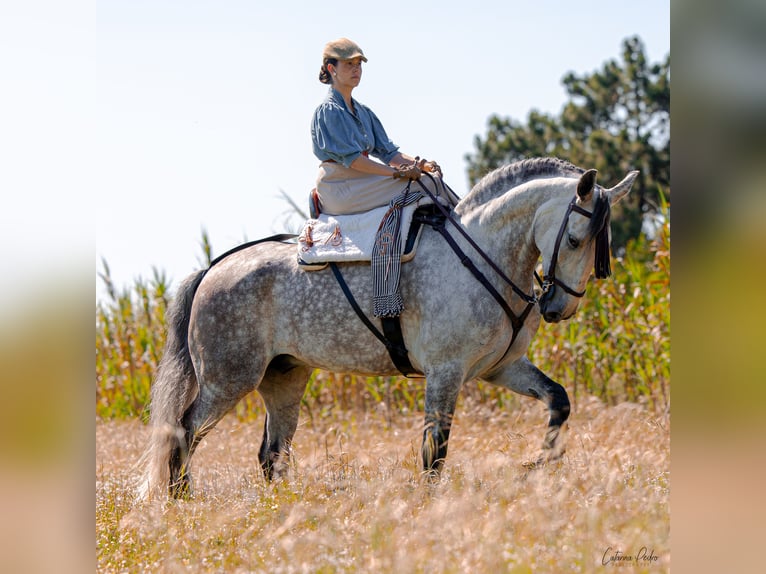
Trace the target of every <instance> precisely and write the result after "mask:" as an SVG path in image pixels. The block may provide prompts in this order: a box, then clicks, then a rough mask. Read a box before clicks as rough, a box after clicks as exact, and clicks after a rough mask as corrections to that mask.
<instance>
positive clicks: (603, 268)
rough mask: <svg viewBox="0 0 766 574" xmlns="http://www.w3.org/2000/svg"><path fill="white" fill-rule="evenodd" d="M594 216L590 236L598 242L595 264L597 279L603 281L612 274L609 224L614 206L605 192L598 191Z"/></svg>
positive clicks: (594, 204) (592, 216)
mask: <svg viewBox="0 0 766 574" xmlns="http://www.w3.org/2000/svg"><path fill="white" fill-rule="evenodd" d="M592 213H593V214H592V215H591V218H590V224H589V225H588V236H589V237H591V238H595V240H596V259H595V261H594V263H593V266H594V271H595V274H596V278H598V279H603V278H605V277H609V275H611V274H612V267H611V262H610V260H611V258H612V254H611V249H610V247H609V224H610V220H611V214H612V204H611V203H610V201H609V196H608V195H607V194H606V193H604V191H603V190H600V189H597V190H596V191H595V197H594V199H593V212H592Z"/></svg>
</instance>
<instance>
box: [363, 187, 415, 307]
mask: <svg viewBox="0 0 766 574" xmlns="http://www.w3.org/2000/svg"><path fill="white" fill-rule="evenodd" d="M422 197H425V195H424V194H423V192H422V191H413V190H411V189H410V183H409V182H408V183H407V187H406V188H405V190H404V191H403V192H402V193H401V194H399V195H397V196H396V197H395V198H394V199H392V200H391V203H389V204H388V211H387V212H386V214H385V215H384V216H383V221H381V223H380V227H379V228H378V233H377V235H376V237H375V247H374V248H373V250H372V288H373V314H374V315H375V316H376V317H398V316H399V315H400V314H401V312H402V311H403V310H404V302H403V301H402V296H401V294H400V293H399V277H400V275H401V266H402V262H401V256H402V239H401V233H400V231H401V229H400V228H401V224H402V208H403V207H405V206H407V205H410V204H411V203H415V202H416V201H417V200H419V199H421V198H422Z"/></svg>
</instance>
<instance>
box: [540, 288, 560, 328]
mask: <svg viewBox="0 0 766 574" xmlns="http://www.w3.org/2000/svg"><path fill="white" fill-rule="evenodd" d="M555 292H556V287H555V286H554V287H551V288H550V289H548V291H546V292H545V293H543V295H542V297H540V314H541V315H542V316H543V319H544V320H545V322H546V323H558V322H559V321H561V320H562V318H563V308H562V307H561V304H560V303H556V302H555V301H554V299H553V295H554V293H555Z"/></svg>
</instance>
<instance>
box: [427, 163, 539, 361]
mask: <svg viewBox="0 0 766 574" xmlns="http://www.w3.org/2000/svg"><path fill="white" fill-rule="evenodd" d="M423 175H426V176H428V177H429V178H430V179H431V181H432V182H433V183H434V188H435V187H436V181H435V179H434V178H433V176H431V175H430V174H428V173H427V172H424V173H423ZM416 181H417V183H418V185H420V187H421V189H422V190H423V191H424V192H425V193H426V195H428V196H429V197H430V198H431V200H432V201H433V202H434V204H436V206H437V207H438V209H439V211H440V212H441V214H442V215H443V216H444V219H443V220H442V221H441V223H438V224H435V225H434V224H432V225H431V227H433V228H434V229H435V230H436V231H438V232H439V234H440V235H441V236H442V237H444V240H445V241H446V242H447V245H449V246H450V248H451V249H452V251H454V252H455V255H457V256H458V258H459V259H460V263H462V264H463V265H464V266H465V267H466V269H468V271H470V273H471V274H472V275H473V276H474V277H475V278H476V279H477V280H478V281H479V283H481V285H482V286H483V287H484V288H485V289H486V290H487V291H488V292H489V294H490V295H492V297H493V298H494V299H495V301H497V303H498V304H499V305H500V308H501V309H502V310H503V311H504V312H505V314H506V315H507V316H508V319H509V320H510V321H511V328H512V329H513V334H512V335H511V342H510V343H509V344H508V348H507V349H506V350H505V353H503V358H504V357H505V356H506V355H507V354H508V351H510V350H511V347H512V346H513V343H514V342H515V341H516V337H517V336H518V334H519V332H520V331H521V328H522V327H523V326H524V321H526V319H527V316H528V315H529V313H530V311H531V310H532V307H534V306H535V304H536V303H537V302H538V299H537V297H536V296H535V295H534V294H533V295H527V294H526V293H525V292H524V291H523V290H522V289H521V288H520V287H519V286H518V285H516V284H515V283H514V282H513V281H512V280H511V279H510V278H509V277H508V276H507V275H506V274H505V273H504V272H503V270H502V269H500V267H498V266H497V264H496V263H495V262H494V261H492V260H491V259H490V257H489V255H487V254H486V253H485V252H484V250H483V249H481V247H479V245H478V244H477V243H476V242H475V241H474V240H473V238H472V237H471V236H470V235H468V232H467V231H466V230H465V229H463V227H462V226H461V225H459V224H458V223H457V222H456V221H455V219H454V218H453V217H452V212H451V211H450V210H448V209H447V208H446V207H444V206H443V205H442V204H441V203H440V202H439V201H438V200H437V199H436V197H435V196H434V194H433V193H431V191H430V190H429V189H428V187H426V186H425V185H423V183H421V182H420V181H419V180H416ZM442 184H443V185H445V186H447V184H445V183H444V182H443V181H442ZM447 187H448V189H449V186H447ZM450 192H452V190H451V189H450ZM452 193H453V195H454V192H452ZM447 221H449V222H450V223H452V226H453V227H454V228H455V229H456V230H457V231H458V232H459V233H460V234H461V235H462V236H463V238H465V240H466V241H468V244H469V245H470V246H471V247H472V248H473V249H474V250H475V251H476V253H478V254H479V256H480V257H481V258H482V259H484V261H486V262H487V264H488V265H489V266H490V267H491V268H492V270H493V271H494V272H495V273H497V275H498V276H499V277H500V278H501V279H502V280H503V281H505V282H506V283H507V284H508V285H509V286H510V287H511V289H513V292H514V293H516V294H517V295H518V296H519V297H521V299H523V300H524V301H525V302H526V303H527V306H526V307H525V308H524V310H523V311H522V312H521V314H519V315H517V314H516V313H514V312H513V309H511V306H510V305H509V304H508V302H507V301H506V300H505V298H504V297H503V296H502V295H501V294H500V293H499V292H498V291H497V289H495V287H494V286H493V285H492V284H491V283H490V282H489V280H488V279H487V277H486V276H485V275H484V273H482V272H481V271H480V270H479V269H478V268H477V267H476V265H475V264H474V263H473V261H471V259H470V257H468V255H466V254H465V252H464V251H463V250H462V249H461V248H460V246H459V245H458V244H457V242H456V241H455V239H454V238H453V237H452V236H451V235H450V234H449V232H448V231H447V227H446V222H447ZM500 360H501V361H502V358H501V359H500ZM498 362H499V361H498Z"/></svg>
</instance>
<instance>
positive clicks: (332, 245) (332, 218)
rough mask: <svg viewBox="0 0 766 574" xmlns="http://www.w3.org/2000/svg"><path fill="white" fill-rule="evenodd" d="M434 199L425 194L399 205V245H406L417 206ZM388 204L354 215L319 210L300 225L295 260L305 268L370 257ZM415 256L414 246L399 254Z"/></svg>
mask: <svg viewBox="0 0 766 574" xmlns="http://www.w3.org/2000/svg"><path fill="white" fill-rule="evenodd" d="M431 203H433V201H432V200H431V199H430V198H428V197H424V198H422V199H420V200H418V201H416V202H415V203H413V204H411V205H407V206H405V207H403V208H402V220H401V228H400V233H401V245H405V244H406V241H407V236H408V234H409V231H410V224H411V223H412V215H413V214H414V213H415V210H416V209H417V208H418V207H421V206H423V205H428V204H431ZM388 209H389V207H388V206H387V205H384V206H383V207H378V208H375V209H373V210H371V211H366V212H363V213H355V214H353V215H327V214H324V213H323V214H321V215H320V216H319V217H318V218H316V219H309V220H308V221H306V223H305V224H304V225H303V229H301V233H300V236H299V237H298V262H299V263H300V264H301V265H302V266H305V268H306V269H307V270H311V269H314V268H316V269H320V268H322V267H324V265H326V264H327V263H329V262H331V261H336V262H338V261H372V250H373V246H374V245H375V237H376V235H377V233H378V229H379V228H380V225H381V221H382V220H383V218H384V217H385V215H386V213H387V212H388ZM414 256H415V247H414V246H413V248H412V249H411V250H410V252H409V253H406V254H402V257H401V260H402V261H409V260H410V259H412V258H413V257H414Z"/></svg>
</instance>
